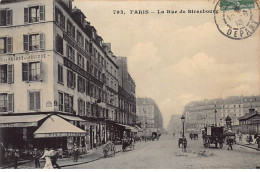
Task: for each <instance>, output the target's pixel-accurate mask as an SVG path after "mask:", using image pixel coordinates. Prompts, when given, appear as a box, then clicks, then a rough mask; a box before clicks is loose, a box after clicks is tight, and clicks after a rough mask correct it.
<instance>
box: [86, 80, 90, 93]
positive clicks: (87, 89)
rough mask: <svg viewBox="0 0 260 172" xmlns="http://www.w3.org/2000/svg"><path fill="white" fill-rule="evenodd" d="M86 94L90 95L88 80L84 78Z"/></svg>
mask: <svg viewBox="0 0 260 172" xmlns="http://www.w3.org/2000/svg"><path fill="white" fill-rule="evenodd" d="M86 94H87V95H90V89H89V81H88V80H86Z"/></svg>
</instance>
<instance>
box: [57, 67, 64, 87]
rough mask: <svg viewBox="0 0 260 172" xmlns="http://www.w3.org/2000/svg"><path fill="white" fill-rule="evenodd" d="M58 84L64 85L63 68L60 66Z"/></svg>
mask: <svg viewBox="0 0 260 172" xmlns="http://www.w3.org/2000/svg"><path fill="white" fill-rule="evenodd" d="M58 82H60V83H63V67H62V66H61V65H60V64H58Z"/></svg>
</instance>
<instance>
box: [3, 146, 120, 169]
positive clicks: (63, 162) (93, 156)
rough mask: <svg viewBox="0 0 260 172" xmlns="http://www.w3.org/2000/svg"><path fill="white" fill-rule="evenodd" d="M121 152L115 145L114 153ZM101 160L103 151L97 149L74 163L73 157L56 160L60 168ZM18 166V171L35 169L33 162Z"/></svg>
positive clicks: (41, 161) (42, 165) (21, 163)
mask: <svg viewBox="0 0 260 172" xmlns="http://www.w3.org/2000/svg"><path fill="white" fill-rule="evenodd" d="M120 151H122V145H116V153H118V152H120ZM101 158H103V149H102V148H97V149H93V150H91V152H89V153H87V154H85V155H80V156H79V159H78V162H74V160H73V157H70V158H62V159H58V161H57V163H58V164H59V166H60V167H61V168H62V167H68V166H74V165H79V164H85V163H89V162H92V161H96V160H99V159H101ZM18 164H20V165H19V166H18V169H35V164H34V161H28V162H20V161H19V163H18ZM40 164H41V168H43V167H44V164H45V160H40ZM6 168H13V167H12V166H9V167H6Z"/></svg>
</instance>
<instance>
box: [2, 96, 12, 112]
mask: <svg viewBox="0 0 260 172" xmlns="http://www.w3.org/2000/svg"><path fill="white" fill-rule="evenodd" d="M13 111H14V94H7V93H2V94H0V112H13Z"/></svg>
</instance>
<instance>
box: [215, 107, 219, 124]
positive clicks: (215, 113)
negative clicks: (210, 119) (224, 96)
mask: <svg viewBox="0 0 260 172" xmlns="http://www.w3.org/2000/svg"><path fill="white" fill-rule="evenodd" d="M217 112H218V111H217V109H216V105H215V111H214V113H215V126H217Z"/></svg>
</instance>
